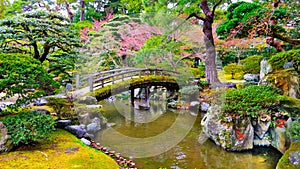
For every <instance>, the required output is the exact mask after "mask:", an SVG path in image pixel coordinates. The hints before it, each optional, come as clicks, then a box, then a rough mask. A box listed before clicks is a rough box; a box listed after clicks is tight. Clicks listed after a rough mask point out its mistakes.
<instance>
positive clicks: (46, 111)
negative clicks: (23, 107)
mask: <svg viewBox="0 0 300 169" xmlns="http://www.w3.org/2000/svg"><path fill="white" fill-rule="evenodd" d="M31 112H37V113H41V114H46V115H50V111H49V110H47V109H42V108H36V109H34V110H32V111H31Z"/></svg>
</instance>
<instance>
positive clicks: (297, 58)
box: [268, 49, 300, 73]
mask: <svg viewBox="0 0 300 169" xmlns="http://www.w3.org/2000/svg"><path fill="white" fill-rule="evenodd" d="M291 61H292V62H293V66H294V68H295V71H297V72H298V73H300V49H292V50H289V51H286V52H280V53H278V54H276V55H273V56H272V57H271V58H270V59H269V60H268V62H269V63H270V64H271V66H272V68H273V69H282V68H283V66H284V64H285V63H286V62H291Z"/></svg>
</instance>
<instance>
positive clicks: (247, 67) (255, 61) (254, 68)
mask: <svg viewBox="0 0 300 169" xmlns="http://www.w3.org/2000/svg"><path fill="white" fill-rule="evenodd" d="M261 60H262V57H261V56H249V57H247V58H246V59H243V60H241V63H242V65H243V72H244V73H251V74H259V71H260V61H261Z"/></svg>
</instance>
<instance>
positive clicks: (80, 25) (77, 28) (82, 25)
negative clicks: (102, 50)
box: [72, 20, 93, 30]
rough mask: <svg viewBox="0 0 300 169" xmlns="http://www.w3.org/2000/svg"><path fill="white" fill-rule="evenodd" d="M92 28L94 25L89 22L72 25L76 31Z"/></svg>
mask: <svg viewBox="0 0 300 169" xmlns="http://www.w3.org/2000/svg"><path fill="white" fill-rule="evenodd" d="M92 27H93V23H92V22H91V21H88V20H85V21H80V22H77V23H72V28H73V29H76V30H80V29H84V28H92Z"/></svg>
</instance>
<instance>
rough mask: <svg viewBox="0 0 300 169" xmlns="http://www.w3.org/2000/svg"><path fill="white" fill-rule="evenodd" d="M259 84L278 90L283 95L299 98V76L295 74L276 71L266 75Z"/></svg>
mask: <svg viewBox="0 0 300 169" xmlns="http://www.w3.org/2000/svg"><path fill="white" fill-rule="evenodd" d="M261 84H265V85H270V86H273V87H275V88H279V89H281V90H282V91H283V94H284V95H287V96H290V97H293V98H299V97H300V88H299V86H300V76H299V74H298V73H297V72H288V71H287V72H285V71H278V72H273V73H270V74H268V75H266V76H265V77H264V78H263V79H262V81H261Z"/></svg>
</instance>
